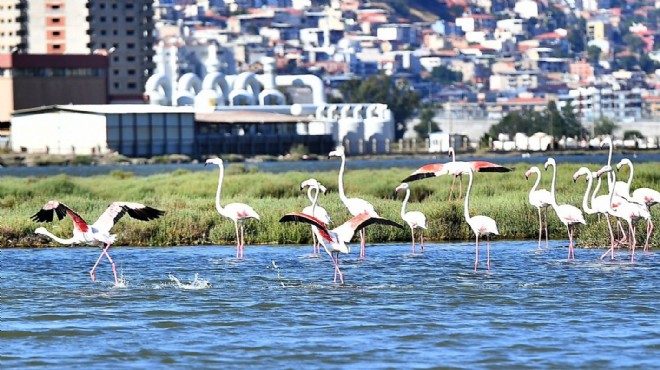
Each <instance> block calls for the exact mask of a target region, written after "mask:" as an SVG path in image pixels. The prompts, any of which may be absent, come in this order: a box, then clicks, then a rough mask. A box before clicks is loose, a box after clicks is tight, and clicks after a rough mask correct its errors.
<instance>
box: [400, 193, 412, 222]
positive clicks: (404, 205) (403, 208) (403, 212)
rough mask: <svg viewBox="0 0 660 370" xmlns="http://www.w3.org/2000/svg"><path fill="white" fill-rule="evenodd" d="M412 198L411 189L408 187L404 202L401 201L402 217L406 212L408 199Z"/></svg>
mask: <svg viewBox="0 0 660 370" xmlns="http://www.w3.org/2000/svg"><path fill="white" fill-rule="evenodd" d="M409 198H410V189H406V196H405V197H404V198H403V203H401V218H403V216H404V215H405V214H406V205H407V204H408V199H409Z"/></svg>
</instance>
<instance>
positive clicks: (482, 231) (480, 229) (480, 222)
mask: <svg viewBox="0 0 660 370" xmlns="http://www.w3.org/2000/svg"><path fill="white" fill-rule="evenodd" d="M466 173H467V174H468V175H469V176H470V181H469V182H468V187H467V192H466V193H465V209H464V211H463V214H464V215H465V221H466V222H467V223H468V225H470V228H471V229H472V231H473V232H474V236H475V249H476V252H475V260H474V271H477V266H478V265H479V236H485V237H486V243H487V244H486V253H487V256H488V259H487V262H486V266H488V271H490V236H491V235H500V232H499V231H498V230H497V224H496V223H495V220H493V219H492V218H490V217H488V216H472V217H470V212H469V209H470V205H469V203H470V190H472V179H473V177H474V174H473V171H472V169H471V168H470V169H468V170H467V171H466Z"/></svg>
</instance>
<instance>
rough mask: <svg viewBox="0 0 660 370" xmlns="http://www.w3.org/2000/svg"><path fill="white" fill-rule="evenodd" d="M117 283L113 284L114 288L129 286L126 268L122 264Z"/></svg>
mask: <svg viewBox="0 0 660 370" xmlns="http://www.w3.org/2000/svg"><path fill="white" fill-rule="evenodd" d="M117 280H118V281H117V283H116V284H114V285H113V286H112V288H113V289H115V288H117V289H123V288H127V287H128V280H126V277H124V269H123V268H122V267H121V266H120V268H119V278H118V279H117Z"/></svg>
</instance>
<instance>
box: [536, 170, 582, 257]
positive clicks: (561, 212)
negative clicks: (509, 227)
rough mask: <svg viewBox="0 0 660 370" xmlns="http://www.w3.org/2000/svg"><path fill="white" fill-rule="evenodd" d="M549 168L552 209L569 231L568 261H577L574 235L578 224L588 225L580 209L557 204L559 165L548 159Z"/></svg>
mask: <svg viewBox="0 0 660 370" xmlns="http://www.w3.org/2000/svg"><path fill="white" fill-rule="evenodd" d="M548 166H552V185H551V186H550V193H551V194H552V204H551V205H552V209H554V210H555V213H557V217H559V220H560V221H561V223H563V224H564V225H565V226H566V230H568V260H569V261H570V260H574V259H575V251H574V250H573V247H574V246H573V234H574V233H575V226H576V225H578V224H583V225H586V224H587V221H585V220H584V216H583V215H582V211H580V209H579V208H577V207H575V206H572V205H570V204H559V205H558V204H557V196H556V194H555V182H556V180H557V163H556V162H555V160H554V158H548V160H547V161H546V162H545V164H544V166H543V167H544V168H545V170H546V171H547V170H548Z"/></svg>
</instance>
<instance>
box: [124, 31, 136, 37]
mask: <svg viewBox="0 0 660 370" xmlns="http://www.w3.org/2000/svg"><path fill="white" fill-rule="evenodd" d="M133 35H135V30H126V36H133Z"/></svg>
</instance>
